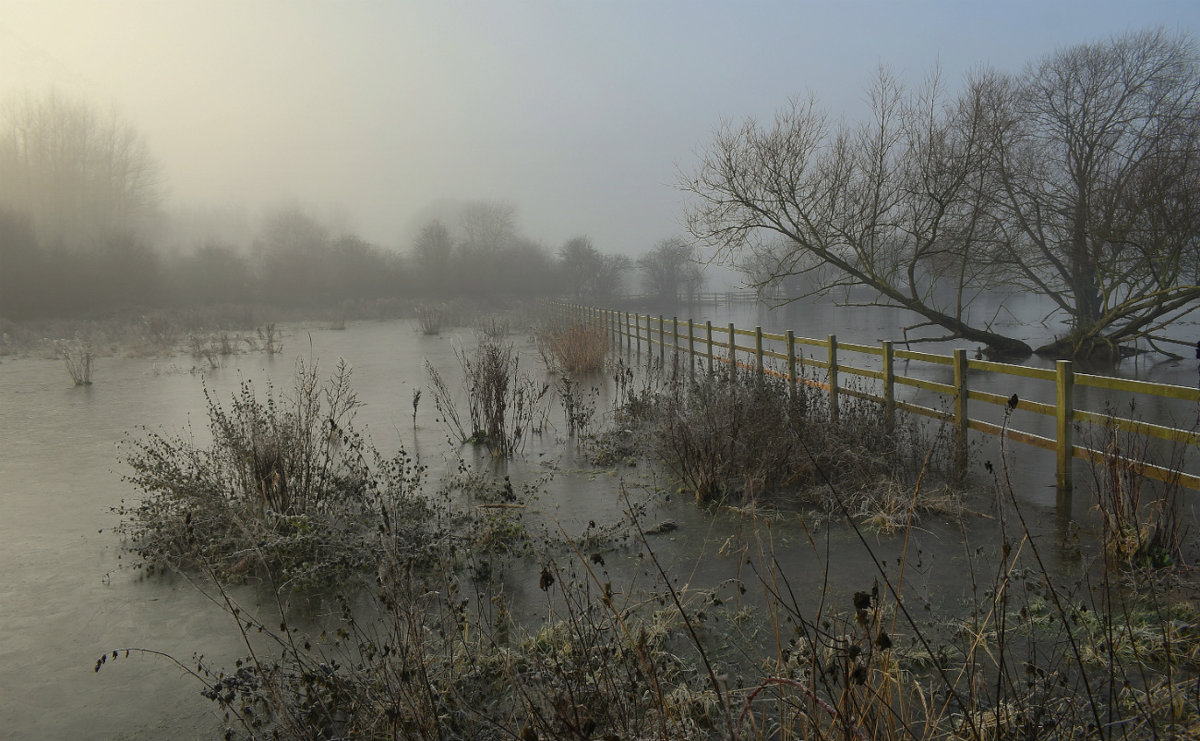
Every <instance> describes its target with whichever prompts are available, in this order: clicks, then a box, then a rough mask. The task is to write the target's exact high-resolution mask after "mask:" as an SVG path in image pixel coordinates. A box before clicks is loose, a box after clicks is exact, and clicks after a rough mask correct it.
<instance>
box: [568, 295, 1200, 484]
mask: <svg viewBox="0 0 1200 741" xmlns="http://www.w3.org/2000/svg"><path fill="white" fill-rule="evenodd" d="M557 306H558V308H559V309H560V310H561V311H564V312H566V313H567V314H568V315H569V316H570V318H571V319H572V320H575V321H581V322H586V323H590V324H592V325H594V326H597V327H601V328H603V330H604V331H605V332H606V333H608V335H609V336H610V338H611V340H612V342H613V343H614V344H615V345H617V346H618V347H620V346H622V345H623V346H624V349H625V350H626V351H627V352H637V353H639V354H640V353H641V352H642V351H643V345H645V348H644V349H645V352H647V353H651V354H653V353H655V352H657V353H658V356H659V358H660V360H663V361H664V362H665V361H666V359H667V356H668V353H670V355H671V357H672V358H682V357H686V358H687V360H688V367H689V368H690V369H691V371H692V372H694V371H695V370H696V368H697V367H698V366H700V367H706V369H707V371H708V372H710V373H711V372H714V368H715V367H717V366H716V364H724V365H726V366H727V367H728V368H729V369H730V372H731V373H733V372H736V369H738V368H747V369H751V370H753V371H755V372H757V373H759V374H763V375H767V374H769V375H773V376H777V377H779V378H782V379H785V380H786V381H787V383H788V387H789V389H791V388H794V387H795V386H796V385H797V384H804V385H807V386H810V387H815V388H818V389H821V390H823V391H825V392H826V393H828V394H829V401H830V404H829V409H830V415H831V417H832V418H833V419H832V420H831V421H835V422H836V420H837V415H838V406H839V403H838V401H839V397H841V396H843V395H845V396H850V397H857V398H862V399H868V400H872V401H876V402H879V403H880V404H881V405H882V406H883V409H884V413H885V414H887V415H888V419H889V420H890V419H892V417H893V416H894V414H895V410H897V409H902V410H905V411H908V412H911V413H913V414H918V415H922V416H925V417H931V418H933V419H937V420H941V421H942V422H945V423H946V424H949V425H952V426H953V429H954V430H955V441H956V448H957V450H958V453H959V456H960V461H961V463H962V464H963V465H965V461H966V450H967V437H968V431H969V430H977V431H979V432H982V433H985V434H988V435H996V436H999V435H1004V436H1006V437H1008V438H1009V439H1012V440H1015V441H1016V442H1019V443H1024V444H1026V445H1032V446H1035V447H1038V448H1043V449H1045V450H1050V451H1054V452H1055V453H1056V467H1055V481H1056V484H1057V487H1058V490H1059V492H1060V494H1066V493H1069V492H1070V491H1071V488H1072V485H1073V480H1072V479H1073V477H1072V465H1071V462H1072V460H1073V459H1074V458H1081V459H1083V460H1087V461H1092V462H1096V463H1103V462H1106V461H1108V462H1111V461H1112V458H1113V456H1112V454H1111V453H1106V451H1104V450H1101V449H1098V448H1096V447H1091V446H1088V445H1081V444H1079V442H1078V441H1077V440H1076V438H1077V435H1076V432H1077V429H1078V428H1081V425H1082V424H1088V425H1097V426H1101V427H1104V426H1108V427H1109V428H1110V429H1115V430H1119V431H1122V432H1124V433H1130V434H1132V435H1136V436H1144V437H1145V438H1149V439H1157V440H1162V441H1166V442H1168V443H1173V444H1177V445H1181V446H1187V447H1194V446H1196V444H1197V442H1200V434H1197V431H1196V429H1195V428H1194V427H1193V429H1182V428H1179V427H1171V426H1166V425H1159V424H1152V423H1149V422H1144V421H1141V420H1137V419H1132V418H1129V417H1122V416H1118V415H1116V414H1115V413H1114V412H1113V411H1112V410H1108V411H1097V410H1088V409H1080V408H1077V407H1076V401H1077V397H1079V396H1080V395H1081V394H1080V392H1079V389H1086V388H1096V389H1102V390H1107V391H1110V392H1130V393H1133V394H1139V395H1143V396H1148V397H1156V398H1158V399H1170V400H1177V401H1181V402H1185V403H1186V402H1190V403H1191V404H1192V405H1193V406H1194V405H1196V404H1197V403H1200V391H1198V390H1197V389H1195V388H1189V387H1186V386H1173V385H1170V384H1161V383H1150V382H1147V381H1136V380H1131V379H1125V378H1113V377H1110V376H1100V375H1093V374H1089V373H1080V372H1077V371H1076V370H1075V369H1074V365H1073V363H1072V362H1071V361H1069V360H1060V361H1058V362H1057V363H1056V365H1055V367H1054V369H1052V370H1051V369H1048V368H1033V367H1029V366H1024V365H1014V364H1010V363H998V362H993V361H989V360H983V359H979V358H968V357H967V352H966V351H965V350H955V351H954V353H953V355H936V354H933V353H924V352H916V351H913V350H909V349H900V348H897V347H895V346H894V344H893V343H892V342H887V341H885V342H881V343H880V344H879V345H878V346H874V345H861V344H854V343H845V342H838V339H837V337H836V336H835V335H829V336H828V337H827V338H826V339H823V340H822V339H814V338H809V337H800V336H797V335H795V334H794V333H793V332H792V331H791V330H788V331H787V332H785V333H783V334H773V333H767V332H763V331H762V328H761V327H755V328H754V329H752V330H749V329H738V328H737V327H735V326H734V325H733V324H732V323H730V324H727V325H725V326H714V325H713V323H712V322H711V321H706V322H704V323H702V324H701V323H697V322H693V321H692V320H691V319H683V320H681V319H679V318H678V317H670V318H667V317H664V316H663V315H661V314H660V315H658V316H651V315H649V314H636V313H630V312H621V311H614V310H610V309H601V308H597V307H591V306H582V305H578V304H557ZM745 342H749V343H752V344H743V343H745ZM811 349H816V350H817V351H818V353H819V356H818V355H817V354H815V353H810V354H809V355H808V356H805V354H804V353H805V351H806V350H811ZM821 356H823V357H821ZM857 358H863V359H866V360H857ZM868 361H869V363H870V364H871V365H875V366H877V367H875V368H866V367H862V365H863V364H866V362H868ZM897 361H900V362H901V363H903V364H904V365H905V366H911V365H912V364H914V363H915V364H924V365H925V366H926V367H927V368H928V367H932V368H933V369H935V372H934V373H932V374H926V375H933V376H935V377H936V376H937V375H939V371H940V375H942V376H943V377H944V380H934V379H932V378H922V377H920V374H916V375H914V374H904V373H899V372H897ZM853 363H858V364H857V365H856V364H853ZM805 367H809V368H818V369H821V370H823V371H824V372H825V380H823V381H822V380H818V379H813V378H808V377H805V376H804V375H803V374H802V373H801V372H800V371H802V370H803V368H805ZM989 376H990V377H996V378H999V377H1019V378H1026V379H1032V380H1033V381H1036V382H1042V384H1041V386H1042V388H1044V390H1045V391H1046V394H1045V395H1046V396H1047V397H1048V392H1049V391H1051V390H1052V391H1053V399H1054V401H1053V403H1050V402H1046V401H1037V400H1035V399H1030V398H1020V397H1018V396H1017V395H1016V394H1011V395H1009V394H1001V393H996V392H994V391H987V390H984V389H982V388H976V386H977V385H978V386H986V385H987V384H986V383H980V382H979V381H981V380H982V379H984V378H987V377H989ZM852 379H861V380H860V383H864V384H870V385H871V386H872V388H871V389H870V390H867V389H866V388H863V387H856V386H854V385H853V383H854V381H853V380H852ZM898 387H907V388H911V389H914V390H916V391H917V392H921V391H924V392H931V393H932V394H933V395H935V399H937V400H940V401H942V402H943V403H944V404H945V407H944V408H940V409H939V408H937V407H936V406H930V405H929V404H928V403H918V400H915V399H901V398H897V394H896V392H897V388H898ZM1034 396H1037V394H1034ZM973 402H980V403H982V404H984V405H986V406H985V407H984V410H985V411H984V413H981V414H976V409H977V405H976V404H975V403H973ZM1005 409H1008V410H1009V411H1008V412H1006V411H1005ZM988 410H991V412H992V416H993V417H995V416H997V415H999V416H1000V421H999V422H997V421H989V420H987V419H985V417H987V416H988V414H987V411H988ZM1018 410H1019V411H1025V412H1030V413H1032V414H1033V415H1035V416H1040V417H1043V418H1047V419H1049V420H1053V432H1052V436H1051V434H1039V433H1036V432H1032V431H1027V430H1020V429H1017V428H1015V427H1013V426H1012V424H1010V421H1011V420H1010V419H1009V417H1008V414H1009V413H1010V412H1012V411H1018ZM1194 413H1195V411H1194V410H1193V414H1194ZM972 415H974V416H972ZM1034 426H1038V425H1036V424H1035V425H1034ZM1043 426H1044V425H1043ZM1124 464H1126V465H1129V466H1132V467H1134V470H1135V471H1136V472H1137V473H1140V474H1141V475H1143V476H1145V477H1147V478H1151V479H1157V480H1159V481H1166V482H1171V483H1177V484H1179V485H1180V486H1184V487H1186V488H1189V489H1193V490H1200V476H1197V475H1195V474H1192V473H1187V472H1186V471H1183V470H1181V469H1182V467H1181V466H1160V465H1155V464H1152V463H1150V462H1147V461H1139V460H1126V461H1124Z"/></svg>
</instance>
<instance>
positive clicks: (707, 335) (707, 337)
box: [704, 319, 713, 376]
mask: <svg viewBox="0 0 1200 741" xmlns="http://www.w3.org/2000/svg"><path fill="white" fill-rule="evenodd" d="M704 342H705V344H707V345H708V353H707V355H708V375H710V376H711V375H712V368H713V351H712V320H711V319H705V320H704Z"/></svg>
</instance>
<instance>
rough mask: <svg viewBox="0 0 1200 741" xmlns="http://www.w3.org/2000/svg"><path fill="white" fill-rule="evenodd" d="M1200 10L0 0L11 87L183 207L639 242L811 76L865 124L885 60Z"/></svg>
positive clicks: (1015, 48)
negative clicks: (98, 126)
mask: <svg viewBox="0 0 1200 741" xmlns="http://www.w3.org/2000/svg"><path fill="white" fill-rule="evenodd" d="M1149 26H1164V27H1166V28H1167V29H1168V30H1182V31H1186V32H1189V33H1191V34H1193V35H1194V36H1200V3H1197V2H1195V1H1194V0H1180V1H1179V2H1153V1H1150V0H1142V1H1140V2H1137V3H1134V2H1110V1H1108V0H1105V1H1103V2H1100V1H1097V0H1071V1H1070V2H1057V1H1054V0H1021V1H1020V2H1009V1H1008V0H1004V1H999V0H990V1H985V2H974V1H973V0H946V1H944V2H936V1H934V0H920V1H917V2H910V1H905V2H898V1H897V0H887V1H881V2H853V1H851V0H847V1H845V2H696V1H695V0H689V1H687V2H654V1H649V2H646V1H644V0H643V1H635V0H630V1H619V2H616V1H609V2H567V1H566V0H560V1H558V2H518V1H516V0H511V1H501V0H493V1H484V0H479V1H476V2H420V3H417V2H400V1H398V0H392V1H388V2H332V0H330V1H328V2H296V1H288V2H274V1H270V2H268V1H267V0H252V1H251V2H244V1H238V2H229V1H224V0H222V1H216V2H214V1H213V0H149V1H144V2H129V1H127V0H107V1H106V2H94V1H93V0H71V1H67V0H35V1H31V2H16V1H15V0H0V97H7V95H8V94H10V93H12V92H15V91H22V90H32V91H34V92H40V91H44V90H46V89H47V88H48V87H49V86H51V85H53V86H55V87H57V88H58V89H59V90H62V91H65V92H69V93H71V94H73V95H78V96H81V97H84V98H86V99H87V100H89V101H90V102H92V103H94V104H97V105H98V106H101V107H104V106H108V105H113V106H115V107H116V108H117V109H118V110H119V111H120V112H121V113H122V114H123V115H124V117H125V118H126V119H127V120H128V121H130V122H131V123H132V124H133V125H134V126H135V127H137V128H138V129H139V130H140V131H141V132H142V133H143V134H144V135H145V136H146V138H147V140H148V143H149V145H150V148H151V150H152V151H153V153H154V154H155V155H156V157H157V159H158V160H159V162H160V164H161V167H162V171H163V176H164V180H165V184H166V186H167V188H166V191H167V201H168V205H172V204H178V205H185V206H188V207H226V206H237V207H240V208H244V209H247V210H248V212H249V213H250V214H254V213H257V212H258V211H259V210H261V209H262V208H263V207H270V206H273V205H278V204H280V203H283V202H299V203H302V204H305V205H306V206H308V207H310V208H312V209H313V210H314V212H316V213H318V214H320V215H322V216H323V217H328V216H329V215H331V214H332V215H334V216H335V217H336V219H337V220H339V221H340V222H342V223H344V224H345V225H346V226H347V227H348V228H350V229H352V230H354V231H357V232H358V233H359V234H361V235H362V236H363V237H365V238H367V239H369V240H371V241H373V242H375V243H377V244H380V245H383V246H389V247H393V246H400V247H407V246H408V242H409V239H410V236H411V234H412V232H413V230H414V222H415V221H417V220H419V219H420V218H422V217H423V216H424V215H427V214H429V213H431V209H432V208H433V204H436V203H437V202H438V201H439V200H442V199H447V198H452V199H459V200H491V201H503V202H507V203H511V204H513V205H515V206H516V207H517V208H518V215H519V221H520V226H521V228H522V230H523V231H524V233H525V234H527V235H528V236H530V237H532V238H534V239H537V240H539V241H541V242H543V243H544V244H546V245H547V246H549V247H551V248H554V247H557V246H558V245H560V244H562V242H563V241H565V240H566V239H568V238H570V237H572V236H574V235H577V234H586V235H588V236H590V237H591V239H592V241H593V243H594V244H595V246H596V247H597V248H598V249H600V250H602V251H604V252H623V253H626V254H631V255H638V254H641V253H643V252H645V251H646V250H647V249H649V248H650V247H651V246H652V245H653V244H654V243H655V242H656V241H658V240H660V239H662V238H665V237H669V236H672V235H674V234H678V233H680V232H681V231H682V227H681V225H680V216H681V211H682V206H683V203H684V200H683V196H682V195H681V194H679V193H678V192H676V191H675V190H674V189H673V188H672V184H673V183H674V182H675V181H676V179H677V172H678V170H680V169H682V170H684V171H690V170H691V169H692V163H693V162H694V158H695V152H696V151H697V150H698V149H699V148H701V147H703V146H704V145H705V144H706V143H707V142H708V140H709V139H710V137H711V133H712V131H713V129H714V128H715V127H716V126H717V125H718V124H719V122H720V121H721V119H722V118H725V119H731V120H738V119H741V118H743V117H745V116H748V115H756V116H760V117H767V116H770V115H772V114H773V112H774V111H775V110H776V109H777V108H779V107H781V106H782V105H783V104H784V103H785V102H786V100H787V98H788V97H789V96H798V95H805V94H807V93H809V92H812V93H814V94H815V95H816V96H817V97H818V99H819V100H820V101H822V103H823V104H825V106H826V107H828V108H829V109H830V110H832V111H833V112H835V114H838V115H841V114H843V113H844V114H846V115H847V116H849V117H851V118H854V117H857V116H858V115H859V114H861V113H862V111H863V110H864V108H865V105H864V102H863V94H862V90H863V89H864V87H865V85H866V84H867V83H868V82H869V80H870V78H871V76H872V75H873V74H874V72H875V70H876V68H877V67H878V65H879V64H881V63H882V64H886V65H888V66H890V67H892V68H893V69H895V70H896V71H897V72H898V73H899V74H900V76H901V77H902V78H905V79H909V80H911V81H913V82H914V83H915V82H918V81H919V80H920V79H921V78H922V77H924V76H925V74H926V73H927V72H928V71H929V69H930V68H931V66H932V65H934V64H935V63H939V64H940V65H941V68H942V71H943V77H944V79H945V80H946V81H947V82H948V83H950V84H951V86H952V89H953V88H954V87H956V86H957V83H958V81H959V80H960V79H961V77H962V75H963V73H965V72H966V71H967V70H969V69H972V68H974V67H977V66H980V65H990V66H994V67H996V68H999V69H1002V70H1010V71H1016V70H1018V69H1020V68H1021V67H1022V66H1023V65H1024V64H1025V63H1026V62H1028V61H1031V60H1033V59H1035V58H1037V57H1040V56H1042V55H1044V54H1047V53H1049V52H1051V51H1053V50H1054V49H1056V48H1059V47H1062V46H1064V45H1069V44H1074V43H1080V42H1085V41H1096V40H1100V39H1103V38H1106V37H1108V36H1110V35H1112V34H1116V33H1121V32H1124V31H1127V30H1133V29H1141V28H1146V27H1149Z"/></svg>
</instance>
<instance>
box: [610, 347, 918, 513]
mask: <svg viewBox="0 0 1200 741" xmlns="http://www.w3.org/2000/svg"><path fill="white" fill-rule="evenodd" d="M838 411H839V414H838V417H837V421H836V422H834V421H831V420H830V413H829V401H828V396H827V395H826V394H825V393H824V392H821V391H819V390H816V389H813V388H811V387H809V386H807V385H804V384H797V385H796V387H795V388H793V389H791V390H790V391H789V389H788V388H787V383H786V381H784V380H782V379H779V378H775V377H772V376H770V375H764V376H759V375H758V374H757V373H756V372H755V371H753V370H740V369H739V370H738V371H737V372H736V373H734V374H733V377H732V378H731V377H730V373H729V372H728V371H727V370H724V369H722V370H720V371H719V372H717V373H713V374H702V375H699V376H698V377H697V379H696V380H695V381H688V380H687V379H686V378H684V377H683V376H682V375H676V376H674V377H673V378H670V379H666V380H663V381H661V383H660V384H659V386H658V387H657V388H652V387H646V388H643V389H642V390H641V391H640V392H638V393H630V394H627V395H626V397H625V409H624V410H623V413H622V414H621V415H620V416H619V418H618V421H619V423H622V424H629V423H638V422H640V423H641V424H642V425H643V426H644V427H647V428H648V435H647V438H648V439H649V440H650V449H651V452H652V454H653V455H654V457H656V458H657V459H659V460H661V461H662V462H663V463H664V464H665V465H666V466H667V467H668V469H669V470H670V471H671V472H672V473H673V474H674V475H675V477H676V478H677V479H678V480H679V481H680V483H682V484H683V485H685V486H686V487H687V488H688V489H690V490H691V491H693V492H694V493H695V495H696V498H697V500H699V501H712V500H724V499H726V498H729V497H733V498H735V499H739V500H741V501H743V502H749V501H752V500H755V499H757V498H758V497H760V496H761V495H763V494H778V493H781V492H804V491H808V490H816V491H821V490H822V489H823V486H824V484H825V483H826V481H827V479H828V481H829V482H831V483H835V484H838V485H842V486H845V487H847V488H850V489H853V490H855V491H857V490H860V489H863V488H864V487H871V488H874V489H878V488H879V487H878V484H879V483H880V482H887V481H893V482H894V481H898V480H899V481H904V480H909V479H911V480H915V475H916V474H917V473H918V472H919V470H920V464H921V460H922V459H923V458H924V456H925V452H924V448H925V447H926V446H927V443H925V442H924V441H922V440H921V439H920V435H919V433H918V430H917V429H916V428H915V427H914V426H913V425H912V424H911V423H908V422H906V421H905V420H903V419H898V420H896V421H894V422H893V423H891V424H889V422H888V420H887V419H886V417H885V414H884V412H883V409H882V407H881V405H878V404H874V403H870V402H867V401H863V400H860V399H856V398H852V397H851V398H845V399H843V400H842V402H841V404H840V405H839V410H838ZM860 504H862V503H860ZM869 509H870V507H869V506H866V507H864V514H867V510H869Z"/></svg>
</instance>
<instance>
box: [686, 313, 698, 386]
mask: <svg viewBox="0 0 1200 741" xmlns="http://www.w3.org/2000/svg"><path fill="white" fill-rule="evenodd" d="M688 378H690V379H692V380H695V378H696V330H695V324H694V323H693V322H692V318H691V317H688Z"/></svg>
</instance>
